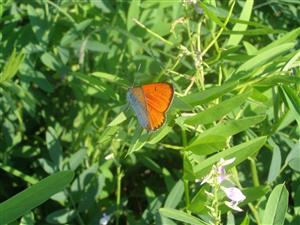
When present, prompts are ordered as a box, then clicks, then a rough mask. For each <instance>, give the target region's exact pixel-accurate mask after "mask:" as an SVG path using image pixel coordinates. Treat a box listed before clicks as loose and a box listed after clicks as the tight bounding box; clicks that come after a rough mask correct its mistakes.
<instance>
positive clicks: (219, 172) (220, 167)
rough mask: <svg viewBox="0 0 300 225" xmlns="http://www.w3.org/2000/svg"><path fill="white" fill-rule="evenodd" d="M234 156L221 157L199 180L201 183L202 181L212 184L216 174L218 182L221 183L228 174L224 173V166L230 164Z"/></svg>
mask: <svg viewBox="0 0 300 225" xmlns="http://www.w3.org/2000/svg"><path fill="white" fill-rule="evenodd" d="M234 160H235V158H231V159H228V160H224V159H223V158H221V159H220V161H219V162H218V163H217V165H215V166H213V167H212V170H211V171H210V172H209V174H208V175H207V176H205V177H204V178H203V180H202V182H201V185H202V184H204V183H208V184H212V183H213V182H214V180H213V177H214V175H216V176H217V180H218V183H219V184H221V183H222V182H223V181H224V180H228V177H229V176H228V175H226V170H225V166H227V165H229V164H232V163H233V162H234Z"/></svg>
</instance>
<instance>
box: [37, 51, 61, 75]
mask: <svg viewBox="0 0 300 225" xmlns="http://www.w3.org/2000/svg"><path fill="white" fill-rule="evenodd" d="M41 61H42V62H43V64H44V65H45V66H47V67H48V68H49V69H51V70H54V71H58V70H59V69H60V68H61V67H62V63H61V62H60V61H58V59H57V57H55V56H54V55H53V54H51V53H48V52H45V53H44V54H43V55H42V56H41Z"/></svg>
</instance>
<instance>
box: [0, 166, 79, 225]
mask: <svg viewBox="0 0 300 225" xmlns="http://www.w3.org/2000/svg"><path fill="white" fill-rule="evenodd" d="M73 176H74V173H73V172H72V171H62V172H58V173H56V174H53V175H51V176H48V177H46V178H45V179H43V180H41V181H40V182H39V183H37V184H34V185H32V186H31V187H29V188H27V189H25V190H24V191H22V192H20V193H18V194H16V195H15V196H13V197H11V198H9V199H8V200H6V201H4V202H2V203H1V204H0V221H1V224H6V223H10V222H12V221H14V220H16V219H18V218H19V217H21V216H23V215H25V214H26V213H28V212H29V211H30V210H32V209H34V208H36V207H37V206H39V205H40V204H42V203H43V202H45V201H47V200H48V199H49V198H50V197H51V196H52V195H54V194H55V193H57V192H59V191H61V190H63V189H64V188H65V186H66V185H67V184H69V183H70V182H71V180H72V179H73Z"/></svg>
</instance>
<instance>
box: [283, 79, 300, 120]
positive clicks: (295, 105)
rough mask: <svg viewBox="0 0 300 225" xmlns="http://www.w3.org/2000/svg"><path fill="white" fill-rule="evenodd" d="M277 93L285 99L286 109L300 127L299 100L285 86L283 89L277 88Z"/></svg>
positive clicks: (290, 89) (291, 90)
mask: <svg viewBox="0 0 300 225" xmlns="http://www.w3.org/2000/svg"><path fill="white" fill-rule="evenodd" d="M279 91H280V93H281V94H282V97H283V98H284V99H285V101H284V103H286V105H287V107H289V109H290V110H291V111H292V113H293V114H294V117H295V119H296V121H297V123H298V125H300V99H299V97H298V96H297V94H296V93H295V92H294V90H293V89H292V88H290V87H288V86H287V85H284V86H283V87H279Z"/></svg>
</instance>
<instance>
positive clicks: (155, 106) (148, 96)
mask: <svg viewBox="0 0 300 225" xmlns="http://www.w3.org/2000/svg"><path fill="white" fill-rule="evenodd" d="M142 89H143V93H144V98H145V103H146V108H147V113H148V120H149V130H156V129H158V128H160V127H161V126H162V125H163V123H164V121H165V120H166V115H165V113H166V111H167V110H168V109H169V106H170V104H171V102H172V99H173V95H174V89H173V86H172V85H171V84H168V83H152V84H146V85H143V86H142Z"/></svg>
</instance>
